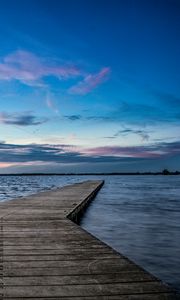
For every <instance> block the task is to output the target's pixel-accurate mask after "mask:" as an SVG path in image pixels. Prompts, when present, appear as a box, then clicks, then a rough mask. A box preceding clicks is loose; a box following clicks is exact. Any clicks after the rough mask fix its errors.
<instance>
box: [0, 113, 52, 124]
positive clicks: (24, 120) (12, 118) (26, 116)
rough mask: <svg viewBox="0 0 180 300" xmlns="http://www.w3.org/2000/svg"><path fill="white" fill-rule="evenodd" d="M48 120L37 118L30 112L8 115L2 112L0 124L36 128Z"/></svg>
mask: <svg viewBox="0 0 180 300" xmlns="http://www.w3.org/2000/svg"><path fill="white" fill-rule="evenodd" d="M47 121H48V119H47V118H37V117H36V116H34V115H33V114H32V113H30V112H23V113H13V114H8V113H6V112H0V123H1V124H6V125H19V126H35V125H41V124H43V123H45V122H47Z"/></svg>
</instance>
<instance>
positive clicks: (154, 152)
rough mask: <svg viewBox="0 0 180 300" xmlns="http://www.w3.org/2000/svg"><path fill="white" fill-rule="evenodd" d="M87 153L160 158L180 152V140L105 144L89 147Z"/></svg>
mask: <svg viewBox="0 0 180 300" xmlns="http://www.w3.org/2000/svg"><path fill="white" fill-rule="evenodd" d="M84 153H85V154H86V155H92V156H95V157H96V156H104V157H106V156H108V157H109V156H111V157H121V158H122V157H131V158H160V157H165V156H169V155H176V154H180V141H176V142H172V143H167V142H162V143H156V144H150V145H146V146H127V147H125V146H104V147H95V148H89V149H86V150H85V151H84Z"/></svg>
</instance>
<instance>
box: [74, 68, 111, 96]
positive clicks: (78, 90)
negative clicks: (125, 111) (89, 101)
mask: <svg viewBox="0 0 180 300" xmlns="http://www.w3.org/2000/svg"><path fill="white" fill-rule="evenodd" d="M109 73H110V68H103V69H102V70H101V71H100V72H99V73H97V74H89V75H87V76H86V77H85V78H84V79H83V80H82V81H80V82H79V83H77V84H76V85H74V86H72V87H71V88H70V89H69V93H70V94H77V95H85V94H88V93H89V92H91V91H92V90H93V89H94V88H96V87H97V86H98V85H100V84H101V83H103V82H104V81H106V80H107V79H108V75H109Z"/></svg>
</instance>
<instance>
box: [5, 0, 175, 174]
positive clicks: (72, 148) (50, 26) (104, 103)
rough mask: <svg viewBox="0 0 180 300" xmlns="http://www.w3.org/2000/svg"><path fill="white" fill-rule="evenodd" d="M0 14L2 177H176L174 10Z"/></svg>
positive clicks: (95, 4) (133, 6) (120, 6)
mask: <svg viewBox="0 0 180 300" xmlns="http://www.w3.org/2000/svg"><path fill="white" fill-rule="evenodd" d="M0 7H1V9H0V45H1V47H0V173H2V174H3V173H21V172H47V173H48V172H60V173H62V172H65V173H68V172H136V171H140V172H146V171H161V170H163V169H164V168H168V169H169V170H172V171H175V170H180V74H179V70H180V2H179V0H147V1H144V0H136V1H134V0H126V1H125V0H98V1H97V0H86V1H84V0H61V1H59V0H26V1H24V0H14V1H13V0H0Z"/></svg>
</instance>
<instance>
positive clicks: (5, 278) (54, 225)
mask: <svg viewBox="0 0 180 300" xmlns="http://www.w3.org/2000/svg"><path fill="white" fill-rule="evenodd" d="M102 184H103V182H101V181H87V182H83V183H78V184H74V185H71V186H66V187H63V188H59V189H57V190H53V191H46V192H44V193H42V192H40V193H38V194H36V195H33V196H29V197H27V198H21V199H15V200H12V201H9V202H6V203H2V204H0V217H1V222H0V223H1V224H0V225H1V226H0V228H1V230H0V282H1V284H0V299H2V300H4V299H8V300H15V299H16V300H17V299H19V300H20V299H27V300H28V299H29V300H32V299H37V300H38V299H41V300H42V299H44V300H45V299H46V300H48V299H49V300H50V299H51V300H53V299H54V300H55V299H56V300H57V299H66V300H68V299H69V300H72V299H73V300H76V299H89V300H91V299H92V300H96V299H98V300H99V299H100V300H101V299H103V300H104V299H107V300H111V299H112V300H113V299H120V300H121V299H122V300H137V299H138V300H141V299H142V300H146V299H147V300H150V299H152V300H170V299H173V300H174V299H178V298H177V296H176V295H175V293H174V291H172V290H171V289H170V288H169V287H167V286H166V285H164V284H163V283H162V282H160V281H159V280H157V279H156V278H155V277H154V276H152V275H151V274H149V273H147V272H146V271H144V270H143V269H142V268H140V267H139V266H137V265H135V264H134V263H133V262H131V261H130V260H128V259H127V258H125V257H124V256H123V255H121V254H119V253H117V252H116V251H114V250H113V249H111V248H110V247H109V246H108V245H105V244H104V243H103V242H101V241H100V240H98V239H96V238H95V237H93V236H92V235H91V234H89V233H87V232H86V231H84V230H83V229H82V228H80V227H79V226H78V225H77V224H75V223H73V222H72V221H71V220H73V221H76V220H77V218H78V217H79V215H80V214H81V213H82V211H83V209H84V208H85V206H86V205H87V204H88V203H89V202H90V201H91V200H92V198H93V197H94V196H95V194H96V193H97V191H98V190H99V189H100V188H101V186H102ZM67 217H68V219H67Z"/></svg>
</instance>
